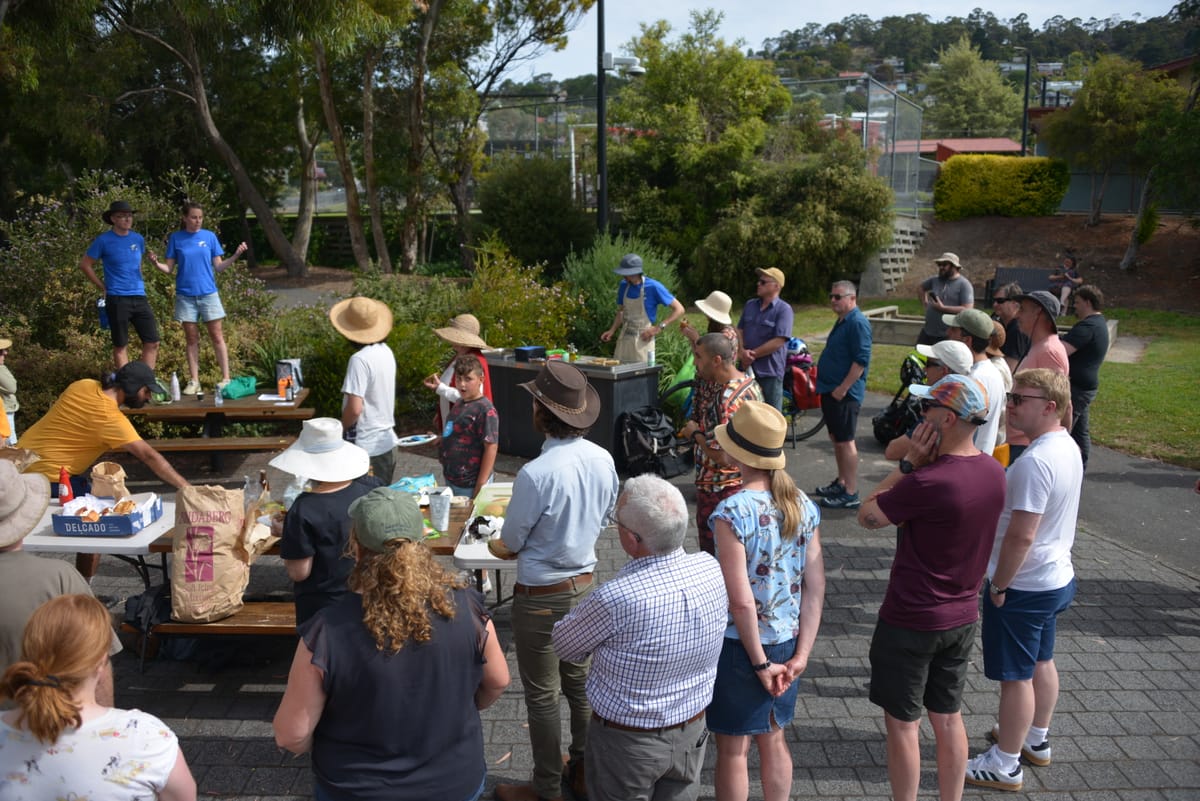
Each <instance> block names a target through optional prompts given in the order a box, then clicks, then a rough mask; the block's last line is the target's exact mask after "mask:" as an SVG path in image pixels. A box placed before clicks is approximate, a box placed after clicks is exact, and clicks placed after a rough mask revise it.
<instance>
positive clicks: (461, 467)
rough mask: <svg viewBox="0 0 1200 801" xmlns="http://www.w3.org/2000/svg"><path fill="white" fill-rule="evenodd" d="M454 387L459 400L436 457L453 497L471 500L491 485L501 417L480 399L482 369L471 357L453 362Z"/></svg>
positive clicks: (451, 408) (469, 355)
mask: <svg viewBox="0 0 1200 801" xmlns="http://www.w3.org/2000/svg"><path fill="white" fill-rule="evenodd" d="M454 385H455V386H456V387H457V388H458V392H459V395H460V398H461V399H460V400H459V401H458V403H456V404H454V405H453V406H452V407H450V417H449V418H448V419H447V420H446V425H445V427H444V428H443V429H442V440H441V447H440V448H439V449H438V457H439V459H440V461H441V463H442V474H443V475H444V476H445V479H446V484H447V486H449V487H450V489H451V490H452V491H453V492H454V494H455V495H465V496H467V497H469V498H474V497H476V496H477V495H479V492H480V490H482V489H483V488H484V486H485V485H487V484H489V483H491V481H492V472H493V470H494V469H495V467H496V452H497V451H498V450H499V449H500V416H499V415H498V414H497V413H496V407H495V406H493V405H492V402H491V401H490V400H488V399H487V398H485V397H483V367H482V366H481V365H480V364H479V359H477V358H476V357H475V356H474V355H473V354H467V355H465V356H459V357H458V358H457V359H455V360H454Z"/></svg>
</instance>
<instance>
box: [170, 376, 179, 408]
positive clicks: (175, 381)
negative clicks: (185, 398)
mask: <svg viewBox="0 0 1200 801" xmlns="http://www.w3.org/2000/svg"><path fill="white" fill-rule="evenodd" d="M179 398H180V394H179V373H171V400H173V401H178V400H179Z"/></svg>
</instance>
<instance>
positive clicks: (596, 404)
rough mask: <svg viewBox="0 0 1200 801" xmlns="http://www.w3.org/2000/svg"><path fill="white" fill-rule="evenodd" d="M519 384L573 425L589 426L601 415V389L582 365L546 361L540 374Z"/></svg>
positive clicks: (539, 401) (560, 418) (558, 416)
mask: <svg viewBox="0 0 1200 801" xmlns="http://www.w3.org/2000/svg"><path fill="white" fill-rule="evenodd" d="M518 386H520V387H523V388H524V389H525V390H527V391H528V392H529V394H530V395H532V396H533V397H534V398H536V399H537V401H538V403H540V404H542V405H543V406H545V407H546V410H547V411H549V412H550V413H551V414H552V415H554V416H555V417H557V418H558V419H559V420H562V421H563V422H564V423H566V424H567V425H569V426H572V427H573V428H589V427H590V426H591V425H592V424H593V423H595V422H596V418H598V417H599V416H600V393H598V392H596V388H595V387H593V386H592V385H591V384H589V383H588V380H587V376H585V375H584V374H583V372H582V371H580V369H579V368H578V367H575V366H574V365H571V364H567V363H566V362H561V361H550V362H546V363H545V364H544V365H543V366H542V369H541V370H540V371H538V374H537V378H535V379H533V380H532V381H529V382H527V383H524V384H518Z"/></svg>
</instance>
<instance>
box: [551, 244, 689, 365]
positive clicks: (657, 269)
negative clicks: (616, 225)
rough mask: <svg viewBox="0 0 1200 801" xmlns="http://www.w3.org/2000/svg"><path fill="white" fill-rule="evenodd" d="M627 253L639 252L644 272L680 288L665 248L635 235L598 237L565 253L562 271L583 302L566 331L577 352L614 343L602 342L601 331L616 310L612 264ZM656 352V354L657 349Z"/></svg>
mask: <svg viewBox="0 0 1200 801" xmlns="http://www.w3.org/2000/svg"><path fill="white" fill-rule="evenodd" d="M626 253H636V254H638V255H639V256H641V257H642V269H643V271H644V272H645V274H646V275H648V276H649V277H651V278H653V279H655V280H656V281H659V282H660V283H662V284H663V285H664V286H665V287H667V289H669V290H671V292H672V293H679V292H680V291H681V290H680V286H679V277H678V275H677V274H676V271H675V261H674V259H672V258H671V257H670V256H668V255H667V254H666V253H665V252H664V251H661V250H659V249H658V248H656V247H654V246H653V245H651V244H650V243H649V242H646V241H645V240H641V239H637V238H634V237H624V236H616V237H609V236H601V237H597V238H596V240H595V241H594V242H593V243H592V247H591V248H590V249H588V250H586V251H584V252H583V253H572V254H571V255H570V256H569V257H567V266H566V270H565V271H564V273H563V279H564V280H565V281H566V282H567V284H568V285H569V286H570V287H571V290H572V291H573V292H575V293H576V294H577V295H578V296H579V297H580V299H581V301H582V302H583V310H582V313H581V314H580V315H578V316H577V317H576V318H575V319H574V320H573V321H572V322H571V330H570V333H569V335H568V340H569V341H570V342H573V343H574V344H575V345H576V347H578V348H579V352H580V353H604V354H611V353H612V351H613V348H614V347H615V345H614V344H613V343H612V342H610V343H607V344H606V343H603V342H601V341H600V334H602V333H603V332H604V331H606V330H607V329H608V327H609V326H610V325H612V321H613V318H614V317H615V316H616V314H617V307H616V302H617V286H618V284H619V283H620V278H619V277H617V276H616V275H613V268H615V267H616V266H617V265H618V264H620V263H621V257H622V256H624V255H625V254H626ZM680 302H681V303H683V305H684V306H687V305H688V300H687V299H685V298H682V297H681V298H680ZM614 341H615V340H614ZM655 352H656V356H657V349H656V351H655Z"/></svg>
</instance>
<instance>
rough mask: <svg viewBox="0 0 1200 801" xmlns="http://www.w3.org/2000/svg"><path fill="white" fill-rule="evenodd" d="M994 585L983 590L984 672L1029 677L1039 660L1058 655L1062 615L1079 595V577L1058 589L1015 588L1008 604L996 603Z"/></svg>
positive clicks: (1007, 597) (1012, 678)
mask: <svg viewBox="0 0 1200 801" xmlns="http://www.w3.org/2000/svg"><path fill="white" fill-rule="evenodd" d="M990 589H991V585H990V584H989V585H988V588H987V589H985V590H984V593H983V599H984V600H983V675H985V676H987V677H988V678H989V679H991V680H992V681H1026V680H1028V679H1032V678H1033V669H1034V667H1035V666H1036V665H1037V663H1038V662H1047V661H1049V660H1051V659H1053V658H1054V636H1055V633H1056V632H1057V630H1058V616H1059V615H1060V614H1061V613H1063V612H1065V611H1066V610H1067V608H1068V607H1069V606H1070V605H1071V601H1072V600H1074V598H1075V579H1071V582H1070V583H1069V584H1067V585H1066V586H1065V587H1059V588H1058V589H1057V590H1046V591H1043V592H1031V591H1028V590H1014V589H1012V588H1011V587H1010V588H1009V590H1008V592H1006V593H1005V594H1004V606H1001V607H997V606H996V605H995V604H994V603H992V593H991V591H990Z"/></svg>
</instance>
